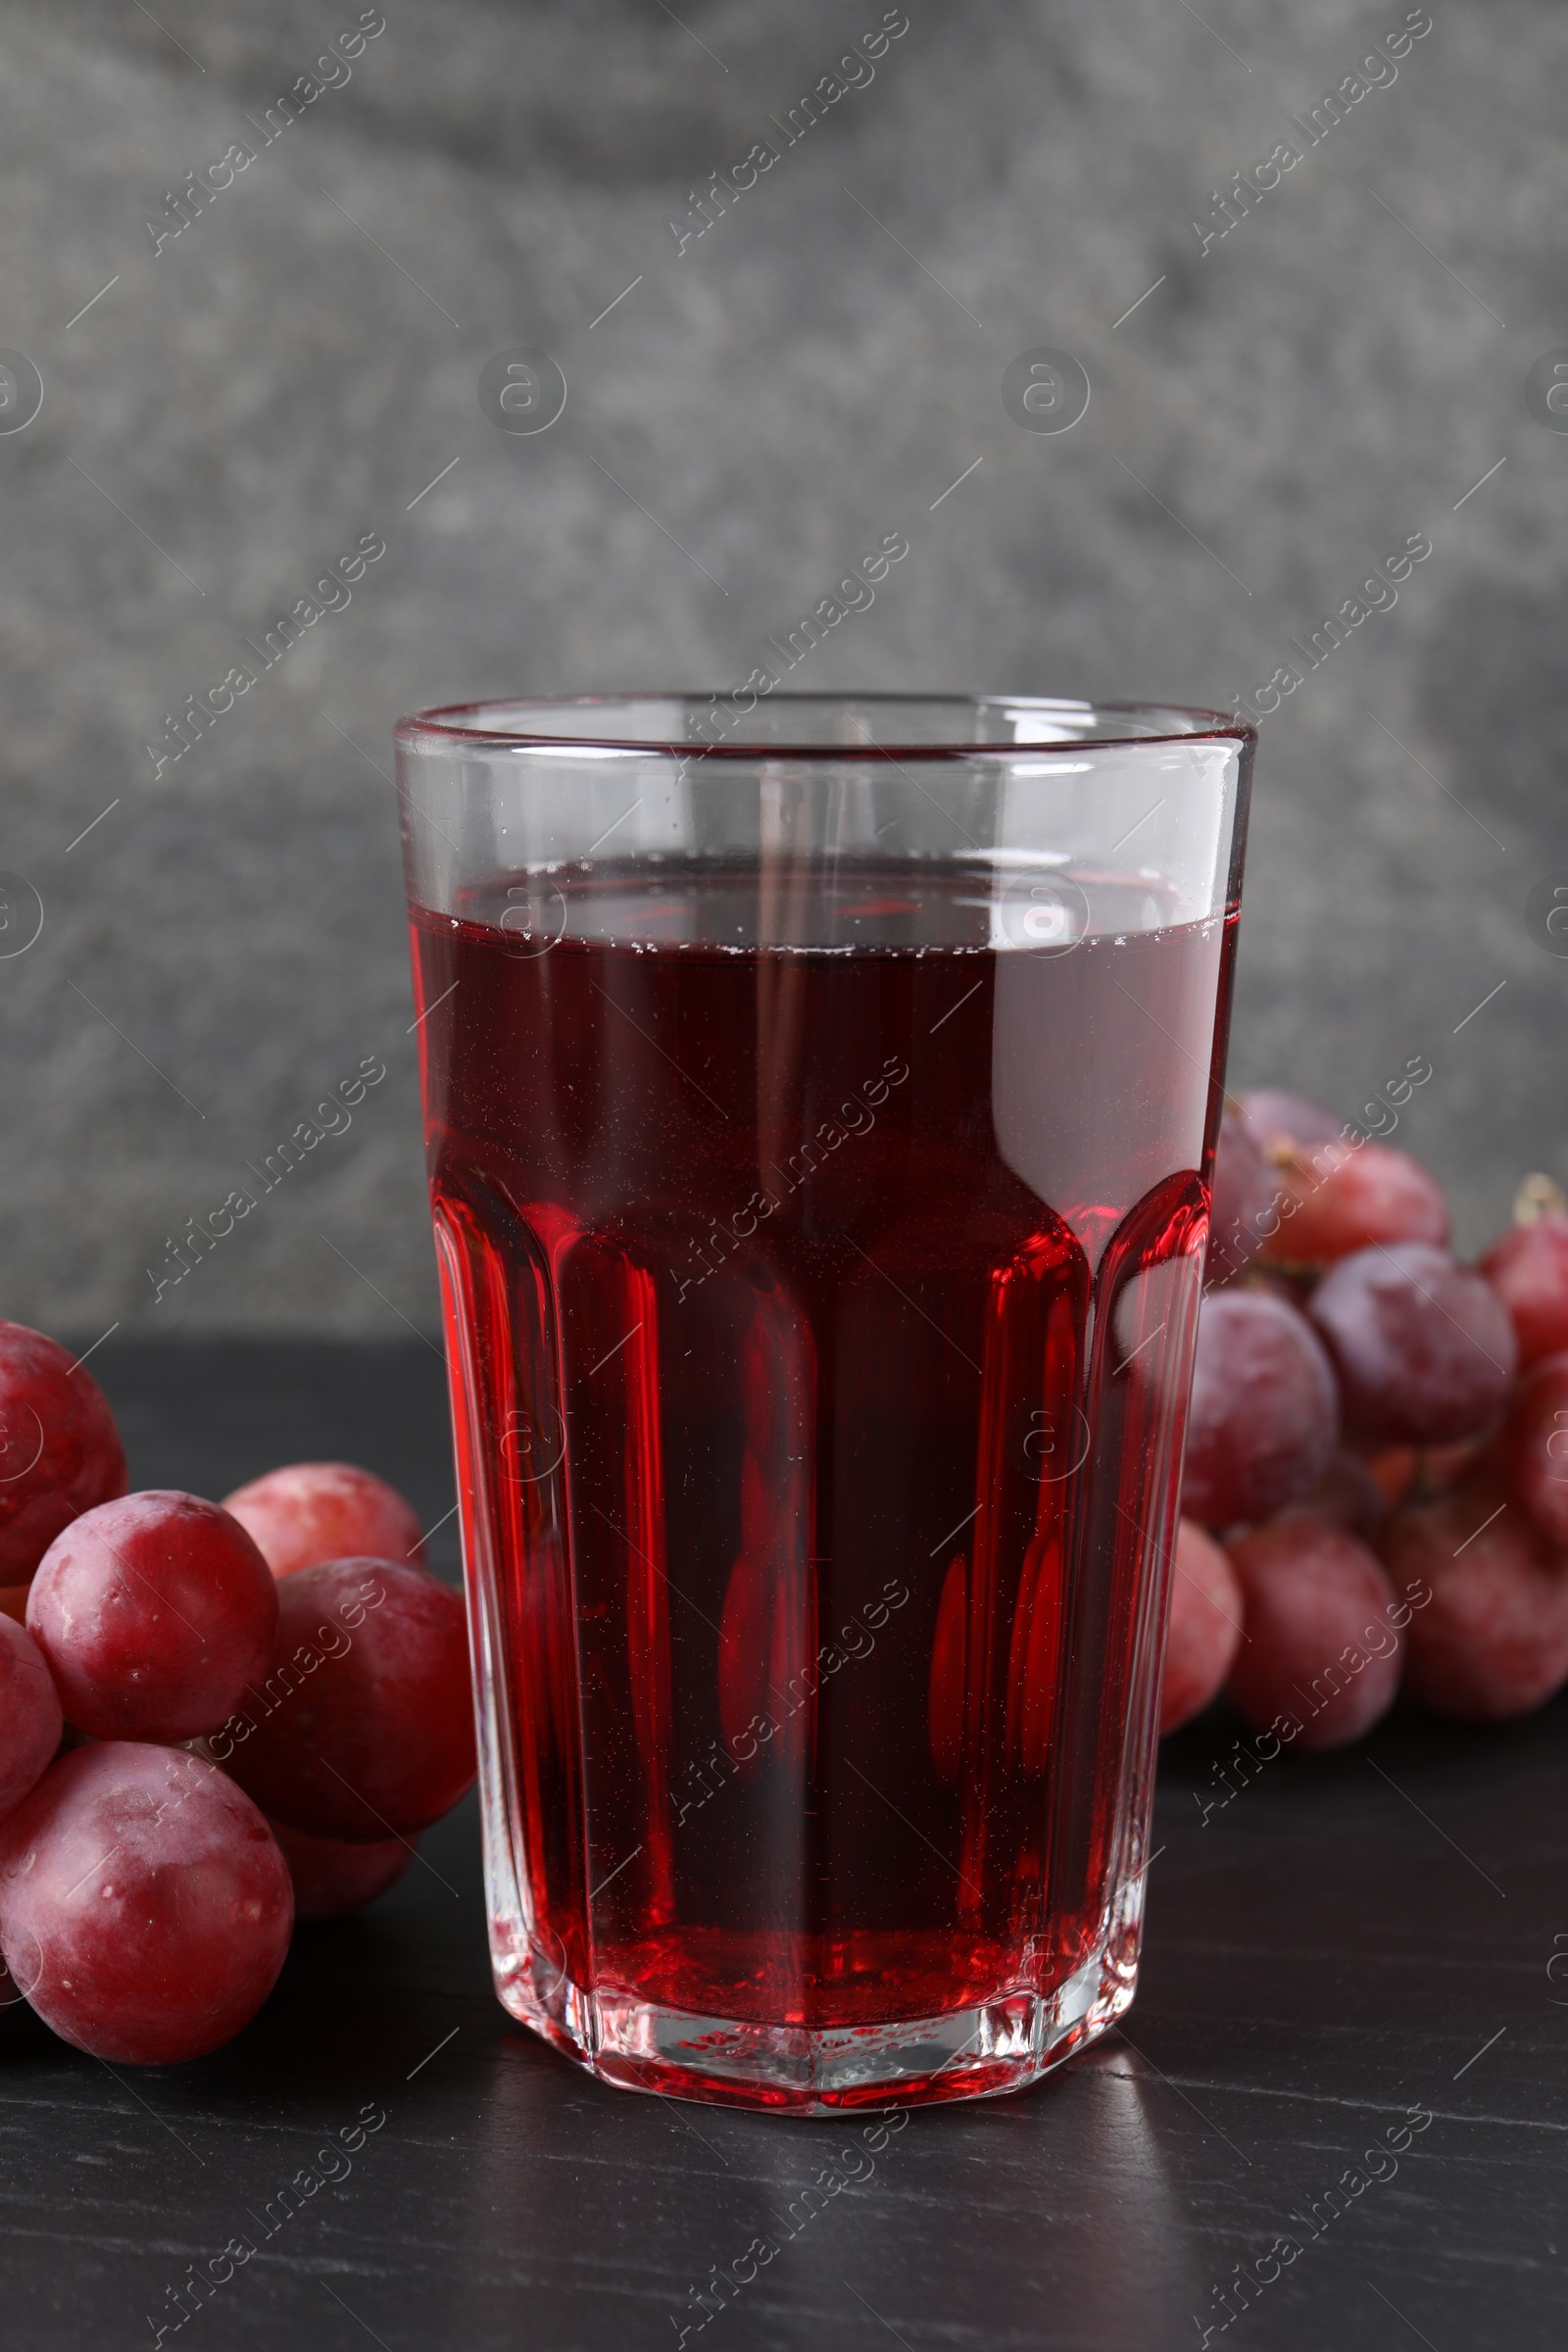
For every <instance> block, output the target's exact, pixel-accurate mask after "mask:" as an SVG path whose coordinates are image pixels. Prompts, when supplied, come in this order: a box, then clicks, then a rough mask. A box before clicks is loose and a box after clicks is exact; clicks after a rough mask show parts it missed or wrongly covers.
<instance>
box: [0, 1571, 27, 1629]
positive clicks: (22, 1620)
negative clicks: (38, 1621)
mask: <svg viewBox="0 0 1568 2352" xmlns="http://www.w3.org/2000/svg"><path fill="white" fill-rule="evenodd" d="M29 1582H30V1580H29ZM27 1590H28V1588H27V1586H26V1585H0V1617H11V1618H14V1619H15V1620H16V1622H17V1624H18V1625H25V1624H26V1622H27Z"/></svg>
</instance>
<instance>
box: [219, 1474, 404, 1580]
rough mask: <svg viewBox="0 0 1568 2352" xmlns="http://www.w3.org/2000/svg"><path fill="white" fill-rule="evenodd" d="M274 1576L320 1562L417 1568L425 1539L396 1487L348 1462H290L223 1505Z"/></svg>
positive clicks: (238, 1489) (225, 1499) (239, 1489)
mask: <svg viewBox="0 0 1568 2352" xmlns="http://www.w3.org/2000/svg"><path fill="white" fill-rule="evenodd" d="M223 1508H224V1510H225V1511H231V1512H232V1513H233V1515H234V1517H235V1518H236V1519H237V1520H238V1521H239V1523H240V1525H241V1527H243V1528H244V1529H245V1531H246V1532H247V1534H248V1535H249V1536H250V1537H251V1538H252V1540H253V1541H254V1542H255V1543H256V1544H258V1546H259V1547H260V1549H261V1553H262V1557H263V1558H264V1559H265V1560H266V1562H267V1564H268V1566H269V1567H270V1569H271V1571H272V1574H273V1575H274V1576H293V1575H294V1574H295V1573H296V1572H297V1571H298V1570H299V1569H301V1568H315V1567H317V1566H318V1565H319V1563H320V1562H321V1561H322V1560H349V1559H374V1560H412V1561H413V1563H414V1565H415V1566H416V1567H417V1568H422V1567H423V1566H424V1531H423V1530H422V1528H421V1527H420V1525H419V1520H418V1514H417V1512H416V1510H415V1508H414V1505H413V1504H412V1503H409V1502H405V1501H404V1499H403V1496H402V1495H400V1494H399V1493H398V1491H397V1489H396V1488H395V1487H389V1486H388V1485H387V1483H386V1481H385V1479H383V1478H377V1477H375V1476H374V1474H373V1473H372V1472H371V1471H368V1470H356V1469H355V1467H354V1465H353V1464H352V1463H351V1462H289V1463H287V1464H286V1465H285V1467H284V1468H283V1469H281V1470H269V1472H268V1473H267V1476H266V1477H265V1478H253V1479H252V1480H251V1483H250V1485H249V1486H248V1487H236V1488H235V1490H234V1492H233V1494H232V1495H225V1496H224V1497H223Z"/></svg>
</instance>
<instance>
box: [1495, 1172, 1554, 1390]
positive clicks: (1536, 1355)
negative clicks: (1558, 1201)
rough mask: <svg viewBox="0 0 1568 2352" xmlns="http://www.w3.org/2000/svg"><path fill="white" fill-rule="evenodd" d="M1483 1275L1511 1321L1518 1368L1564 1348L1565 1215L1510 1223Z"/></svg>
mask: <svg viewBox="0 0 1568 2352" xmlns="http://www.w3.org/2000/svg"><path fill="white" fill-rule="evenodd" d="M1481 1271H1482V1273H1483V1274H1484V1275H1485V1276H1486V1278H1487V1280H1488V1281H1489V1282H1490V1283H1491V1285H1492V1287H1493V1289H1494V1290H1495V1292H1496V1294H1497V1297H1498V1298H1499V1299H1501V1300H1502V1303H1503V1305H1504V1306H1505V1307H1506V1308H1507V1310H1508V1313H1509V1315H1510V1316H1511V1317H1512V1320H1513V1327H1514V1332H1515V1334H1516V1336H1517V1338H1518V1341H1519V1361H1520V1363H1521V1364H1533V1363H1536V1362H1538V1361H1539V1360H1540V1358H1541V1357H1542V1356H1544V1355H1555V1354H1556V1353H1557V1351H1558V1349H1559V1348H1568V1213H1565V1212H1564V1211H1563V1210H1562V1209H1560V1208H1551V1209H1547V1210H1546V1211H1545V1212H1544V1214H1543V1215H1541V1216H1539V1217H1537V1218H1536V1219H1535V1220H1534V1221H1533V1222H1532V1223H1531V1224H1528V1225H1511V1226H1510V1227H1509V1228H1508V1231H1507V1232H1506V1233H1502V1234H1499V1235H1498V1236H1497V1239H1496V1240H1495V1242H1494V1243H1493V1245H1492V1248H1491V1249H1490V1250H1488V1251H1487V1254H1486V1256H1485V1257H1484V1258H1483V1259H1482V1260H1481Z"/></svg>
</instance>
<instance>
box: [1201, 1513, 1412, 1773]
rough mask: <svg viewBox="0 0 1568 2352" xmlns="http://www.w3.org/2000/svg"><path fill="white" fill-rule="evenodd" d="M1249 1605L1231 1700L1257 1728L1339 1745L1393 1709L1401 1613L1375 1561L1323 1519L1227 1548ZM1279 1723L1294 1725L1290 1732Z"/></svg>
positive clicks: (1280, 1524) (1280, 1527)
mask: <svg viewBox="0 0 1568 2352" xmlns="http://www.w3.org/2000/svg"><path fill="white" fill-rule="evenodd" d="M1230 1554H1231V1559H1232V1562H1233V1563H1234V1565H1235V1569H1236V1573H1237V1575H1238V1576H1239V1577H1240V1579H1241V1584H1242V1593H1243V1595H1244V1598H1245V1601H1246V1626H1247V1633H1246V1639H1245V1641H1244V1642H1243V1643H1242V1647H1241V1652H1240V1655H1239V1656H1238V1658H1237V1661H1236V1667H1235V1671H1234V1673H1233V1674H1232V1676H1231V1679H1230V1683H1229V1686H1228V1688H1229V1691H1230V1695H1231V1697H1232V1698H1233V1699H1234V1700H1235V1702H1236V1704H1237V1706H1238V1707H1239V1708H1240V1709H1241V1711H1242V1713H1243V1714H1244V1715H1245V1716H1246V1718H1247V1720H1248V1722H1249V1723H1250V1725H1251V1726H1252V1728H1253V1729H1254V1731H1266V1730H1268V1729H1269V1728H1270V1727H1273V1728H1275V1729H1276V1730H1277V1731H1278V1734H1279V1737H1280V1738H1281V1739H1282V1740H1283V1739H1286V1738H1288V1739H1289V1740H1290V1743H1291V1744H1292V1745H1293V1746H1296V1747H1302V1748H1320V1747H1344V1746H1345V1745H1346V1744H1347V1742H1348V1741H1349V1740H1359V1739H1360V1737H1361V1735H1362V1733H1363V1732H1366V1731H1369V1730H1370V1729H1371V1727H1372V1725H1373V1724H1374V1723H1376V1722H1377V1720H1378V1717H1379V1716H1380V1715H1382V1714H1384V1713H1386V1712H1387V1710H1388V1709H1389V1707H1391V1706H1392V1705H1393V1703H1394V1694H1395V1692H1396V1691H1397V1689H1398V1687H1399V1636H1398V1632H1397V1624H1398V1622H1400V1611H1399V1608H1398V1603H1397V1599H1396V1596H1395V1591H1394V1587H1393V1586H1392V1585H1391V1584H1390V1582H1389V1580H1388V1578H1387V1576H1385V1574H1384V1572H1383V1570H1382V1568H1381V1567H1380V1566H1379V1565H1378V1562H1377V1559H1376V1557H1375V1556H1374V1555H1373V1553H1372V1552H1370V1551H1369V1550H1368V1549H1367V1547H1366V1545H1365V1544H1362V1543H1360V1542H1358V1541H1357V1539H1356V1538H1355V1537H1354V1536H1352V1535H1351V1534H1350V1533H1349V1532H1348V1529H1346V1528H1343V1527H1333V1526H1331V1525H1330V1524H1329V1522H1328V1521H1327V1520H1326V1519H1307V1518H1300V1519H1276V1520H1275V1521H1274V1523H1273V1525H1272V1526H1270V1527H1256V1528H1253V1529H1252V1530H1251V1532H1250V1534H1249V1535H1245V1536H1242V1537H1240V1538H1239V1539H1238V1540H1237V1541H1236V1542H1235V1543H1234V1544H1232V1545H1231V1546H1230ZM1282 1717H1283V1718H1285V1719H1286V1720H1287V1721H1288V1722H1290V1723H1291V1724H1294V1725H1295V1726H1296V1727H1297V1728H1296V1729H1295V1730H1293V1731H1292V1732H1290V1733H1289V1734H1287V1733H1286V1732H1285V1731H1284V1730H1283V1729H1282V1728H1281V1725H1280V1719H1281V1718H1282Z"/></svg>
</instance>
